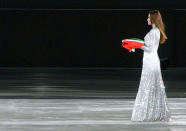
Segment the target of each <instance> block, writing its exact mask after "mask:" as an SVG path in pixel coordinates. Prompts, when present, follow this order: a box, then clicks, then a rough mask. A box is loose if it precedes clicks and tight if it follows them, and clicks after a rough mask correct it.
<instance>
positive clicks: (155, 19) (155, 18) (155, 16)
mask: <svg viewBox="0 0 186 131" xmlns="http://www.w3.org/2000/svg"><path fill="white" fill-rule="evenodd" d="M149 14H150V21H151V24H155V25H156V27H157V28H158V29H159V30H160V43H161V44H163V43H164V42H165V41H166V39H168V38H167V36H166V34H165V24H164V23H163V20H162V17H161V13H160V12H159V11H158V10H152V11H149Z"/></svg>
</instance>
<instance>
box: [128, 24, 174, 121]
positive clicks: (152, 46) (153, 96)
mask: <svg viewBox="0 0 186 131" xmlns="http://www.w3.org/2000/svg"><path fill="white" fill-rule="evenodd" d="M159 40H160V31H159V29H158V28H157V27H156V26H155V24H153V25H152V29H151V30H150V31H149V32H148V33H147V34H146V36H145V37H144V42H145V44H144V46H142V47H141V48H140V49H142V50H143V51H144V52H143V66H142V73H141V79H140V84H139V88H138V92H137V95H136V99H135V102H134V107H133V111H132V117H131V121H170V120H171V112H170V109H169V106H168V100H167V96H166V92H165V85H164V82H163V79H162V74H161V68H160V60H159V56H158V53H157V50H158V47H159Z"/></svg>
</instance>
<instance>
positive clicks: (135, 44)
mask: <svg viewBox="0 0 186 131" xmlns="http://www.w3.org/2000/svg"><path fill="white" fill-rule="evenodd" d="M143 45H144V41H143V40H142V39H139V38H131V39H124V40H122V46H123V48H125V49H127V50H129V51H130V52H131V51H133V52H134V51H135V48H141V47H142V46H143Z"/></svg>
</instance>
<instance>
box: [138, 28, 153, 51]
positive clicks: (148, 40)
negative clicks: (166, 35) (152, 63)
mask: <svg viewBox="0 0 186 131" xmlns="http://www.w3.org/2000/svg"><path fill="white" fill-rule="evenodd" d="M155 35H156V32H155V31H154V30H152V31H150V32H149V34H147V38H146V39H145V41H144V42H145V43H144V45H143V46H142V47H141V48H140V49H142V50H144V51H145V52H148V53H151V52H152V48H153V44H154V42H155Z"/></svg>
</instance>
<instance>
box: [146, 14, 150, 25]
mask: <svg viewBox="0 0 186 131" xmlns="http://www.w3.org/2000/svg"><path fill="white" fill-rule="evenodd" d="M147 22H148V25H151V22H150V14H148V18H147Z"/></svg>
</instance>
